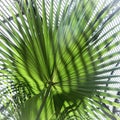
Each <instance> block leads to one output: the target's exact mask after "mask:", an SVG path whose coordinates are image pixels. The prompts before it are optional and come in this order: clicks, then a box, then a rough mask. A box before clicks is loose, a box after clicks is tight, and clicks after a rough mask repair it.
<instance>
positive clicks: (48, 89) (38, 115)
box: [36, 84, 52, 120]
mask: <svg viewBox="0 0 120 120" xmlns="http://www.w3.org/2000/svg"><path fill="white" fill-rule="evenodd" d="M51 87H52V85H51V84H49V86H48V88H47V91H46V93H45V96H44V97H43V102H42V104H41V106H40V109H39V111H38V114H37V117H36V120H39V117H40V114H41V112H42V110H43V108H44V106H45V103H46V100H47V97H48V95H49V93H50V89H51Z"/></svg>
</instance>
